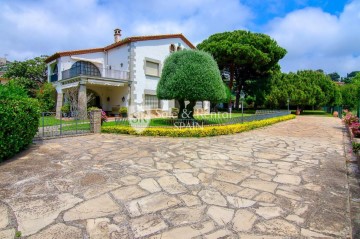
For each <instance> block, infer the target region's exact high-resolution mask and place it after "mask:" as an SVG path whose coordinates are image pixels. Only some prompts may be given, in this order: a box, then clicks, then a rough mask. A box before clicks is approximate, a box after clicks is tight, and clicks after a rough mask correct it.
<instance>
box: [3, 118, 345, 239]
mask: <svg viewBox="0 0 360 239" xmlns="http://www.w3.org/2000/svg"><path fill="white" fill-rule="evenodd" d="M346 140H347V138H346V135H344V127H343V125H342V124H341V121H340V120H339V119H336V118H320V117H298V118H297V119H295V120H291V121H287V122H283V123H278V124H276V125H273V126H270V127H266V128H262V129H258V130H254V131H251V132H246V133H242V134H236V135H230V136H221V137H211V138H199V139H197V138H152V137H135V136H125V135H108V134H99V135H89V136H81V137H72V138H61V139H54V140H47V141H43V142H39V143H37V144H36V145H34V146H32V147H31V148H30V149H29V150H27V151H26V152H24V153H22V154H20V155H19V156H17V157H16V158H15V159H13V160H10V161H8V162H6V163H3V164H1V165H0V238H14V235H15V232H16V231H21V233H22V236H23V237H28V238H31V239H35V238H57V239H62V238H64V239H70V238H99V239H100V238H101V239H103V238H153V239H160V238H162V239H165V238H171V239H174V238H181V239H184V238H251V239H260V238H265V239H266V238H348V237H349V235H350V231H351V228H350V225H351V223H350V216H349V190H348V186H347V176H346V153H345V151H344V142H345V141H346Z"/></svg>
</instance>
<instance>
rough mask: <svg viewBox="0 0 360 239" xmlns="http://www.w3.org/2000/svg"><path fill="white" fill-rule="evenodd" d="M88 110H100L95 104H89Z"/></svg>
mask: <svg viewBox="0 0 360 239" xmlns="http://www.w3.org/2000/svg"><path fill="white" fill-rule="evenodd" d="M87 110H88V111H93V110H100V109H99V108H98V107H95V106H91V107H89V108H88V109H87Z"/></svg>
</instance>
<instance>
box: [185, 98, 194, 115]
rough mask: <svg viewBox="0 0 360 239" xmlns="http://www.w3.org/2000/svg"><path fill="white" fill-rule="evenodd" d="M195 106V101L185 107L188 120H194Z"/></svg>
mask: <svg viewBox="0 0 360 239" xmlns="http://www.w3.org/2000/svg"><path fill="white" fill-rule="evenodd" d="M195 105H196V101H190V103H189V104H188V105H187V106H186V110H187V113H188V115H187V116H188V119H194V107H195Z"/></svg>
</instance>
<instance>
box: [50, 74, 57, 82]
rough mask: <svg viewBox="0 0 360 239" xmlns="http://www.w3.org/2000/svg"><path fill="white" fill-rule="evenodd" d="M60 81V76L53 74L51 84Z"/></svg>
mask: <svg viewBox="0 0 360 239" xmlns="http://www.w3.org/2000/svg"><path fill="white" fill-rule="evenodd" d="M57 80H58V74H53V75H51V76H50V82H55V81H57Z"/></svg>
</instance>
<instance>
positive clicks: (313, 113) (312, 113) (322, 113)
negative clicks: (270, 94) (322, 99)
mask: <svg viewBox="0 0 360 239" xmlns="http://www.w3.org/2000/svg"><path fill="white" fill-rule="evenodd" d="M295 113H296V110H292V111H291V114H295ZM300 115H303V116H321V117H332V114H329V113H327V112H325V111H323V110H304V111H303V112H301V114H300Z"/></svg>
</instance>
